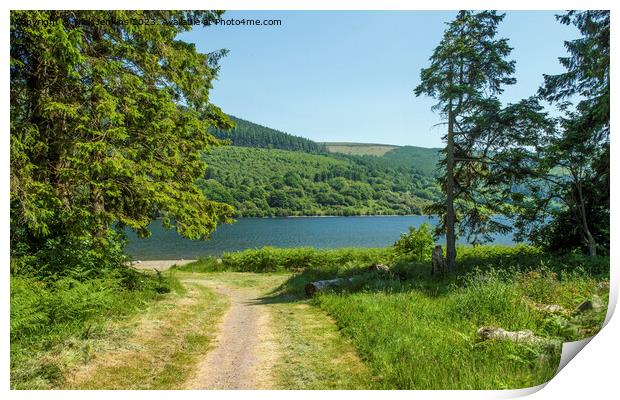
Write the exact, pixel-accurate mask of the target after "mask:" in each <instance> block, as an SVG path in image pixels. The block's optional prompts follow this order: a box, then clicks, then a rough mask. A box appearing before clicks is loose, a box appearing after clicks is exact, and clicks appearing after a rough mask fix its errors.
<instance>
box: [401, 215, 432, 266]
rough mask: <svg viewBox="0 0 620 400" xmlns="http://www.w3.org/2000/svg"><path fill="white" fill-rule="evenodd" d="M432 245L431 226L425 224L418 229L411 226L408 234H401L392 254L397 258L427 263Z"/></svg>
mask: <svg viewBox="0 0 620 400" xmlns="http://www.w3.org/2000/svg"><path fill="white" fill-rule="evenodd" d="M434 245H435V242H434V241H433V235H432V234H431V226H430V225H429V224H428V223H426V222H425V223H423V224H422V225H420V227H419V228H417V229H416V228H415V227H414V226H412V227H409V233H403V234H401V235H400V239H398V241H397V242H396V243H394V252H395V253H396V255H397V256H401V257H406V258H409V259H412V260H415V261H429V260H430V259H431V253H432V251H433V246H434Z"/></svg>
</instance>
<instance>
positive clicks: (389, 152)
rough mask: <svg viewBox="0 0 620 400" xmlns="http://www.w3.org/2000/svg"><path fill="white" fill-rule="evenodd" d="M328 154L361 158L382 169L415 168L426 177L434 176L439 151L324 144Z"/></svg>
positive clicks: (356, 144)
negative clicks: (380, 166)
mask: <svg viewBox="0 0 620 400" xmlns="http://www.w3.org/2000/svg"><path fill="white" fill-rule="evenodd" d="M322 144H323V145H325V147H326V148H327V150H328V151H329V152H330V153H341V154H348V155H354V156H358V157H362V158H364V159H365V160H366V162H368V163H376V164H378V165H382V166H384V167H404V168H415V169H416V170H418V171H419V172H420V173H422V174H423V175H426V176H435V174H436V170H437V163H438V162H439V156H440V151H441V149H436V148H426V147H417V146H396V145H389V144H376V143H347V142H324V143H322Z"/></svg>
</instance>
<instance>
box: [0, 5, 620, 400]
mask: <svg viewBox="0 0 620 400" xmlns="http://www.w3.org/2000/svg"><path fill="white" fill-rule="evenodd" d="M172 4H173V5H174V6H175V8H176V9H205V8H209V9H223V10H225V9H228V10H256V9H264V10H345V9H351V10H457V9H461V8H467V9H502V10H563V9H611V10H612V32H613V33H612V49H611V52H612V74H614V76H613V78H612V93H613V95H612V110H613V109H614V106H613V101H614V99H615V98H616V95H617V94H618V83H617V81H616V78H617V77H616V76H615V73H616V70H617V66H618V59H617V58H618V51H619V49H618V46H617V41H616V40H615V33H616V32H618V24H617V21H616V20H617V18H616V15H615V13H616V10H617V8H618V6H617V4H618V2H617V1H616V2H612V1H597V0H594V1H574V0H568V1H567V0H565V1H557V0H551V1H546V2H544V4H542V3H541V2H540V1H533V0H523V1H490V0H478V1H455V0H435V1H432V2H427V1H402V0H384V1H381V2H380V1H370V0H357V1H338V0H315V1H308V0H303V1H301V0H298V1H291V0H288V1H285V0H263V1H260V2H259V1H258V0H253V1H252V0H229V1H224V0H213V1H208V2H207V1H188V0H177V1H175V2H173V3H170V2H168V1H163V0H152V1H144V0H134V1H132V2H130V3H128V2H126V1H121V0H108V1H106V2H105V3H103V4H102V3H98V2H93V3H87V2H84V0H66V1H57V0H49V1H45V2H41V1H37V0H23V1H19V2H18V1H13V0H11V1H8V2H4V3H3V4H2V16H1V21H2V22H3V23H2V24H1V26H2V27H3V28H4V32H3V35H2V37H1V38H0V40H1V43H2V48H3V51H2V64H1V68H2V72H3V79H2V83H1V85H2V96H1V97H0V98H1V99H2V115H3V116H4V118H3V119H2V121H3V124H2V125H3V127H4V129H5V131H4V134H2V135H1V136H0V141H1V142H0V155H1V157H2V162H1V164H0V168H1V171H2V173H1V176H0V179H2V186H3V188H5V191H4V195H3V197H2V199H1V200H0V210H1V212H2V218H3V220H2V222H3V223H2V224H1V228H0V235H1V240H2V241H1V244H0V245H1V246H2V250H3V251H2V261H3V262H2V264H1V265H3V267H4V272H3V273H4V276H3V278H2V279H0V285H1V288H2V300H1V301H2V304H1V305H0V310H1V318H2V324H1V325H0V326H2V335H1V337H0V351H1V352H2V361H3V362H2V364H0V365H1V366H0V382H1V383H0V390H1V392H0V393H4V394H7V395H8V397H9V398H15V399H37V398H52V399H83V398H84V397H85V396H88V398H94V399H104V398H109V397H112V396H114V397H117V398H119V397H120V398H136V399H142V398H144V399H146V398H148V399H167V398H170V397H172V396H182V397H183V398H187V399H204V398H205V397H208V398H210V399H212V398H213V399H236V398H238V397H242V396H243V397H245V396H250V395H251V396H252V397H253V398H257V399H270V400H278V399H288V398H290V397H296V398H301V399H312V400H314V399H315V398H316V396H317V395H319V396H326V397H328V398H336V397H338V398H355V399H371V398H377V397H378V396H382V397H383V396H389V397H390V398H395V399H404V398H413V397H415V398H420V399H450V398H454V399H457V398H458V399H491V398H513V397H519V396H524V395H527V394H532V393H533V395H532V398H535V399H543V398H544V399H547V398H550V397H552V398H589V399H596V398H608V397H611V396H610V393H613V392H616V393H617V380H618V377H617V367H618V360H619V358H620V346H619V345H618V340H617V338H618V337H620V323H619V322H618V318H614V319H610V316H611V315H612V313H613V309H614V308H615V305H616V303H617V298H618V267H617V265H618V250H617V249H616V248H615V247H614V246H613V244H614V243H618V242H616V241H615V240H614V239H617V237H618V235H617V234H616V228H617V227H618V217H617V215H616V214H614V213H612V218H611V225H612V232H611V243H612V254H611V265H612V271H611V295H610V310H609V312H608V315H607V318H608V323H607V325H606V326H605V328H604V329H603V330H602V331H601V333H599V334H598V335H597V336H595V337H594V338H593V339H592V340H591V341H590V343H589V344H588V346H587V350H586V351H582V352H580V353H579V354H578V355H577V356H576V357H575V359H574V360H573V361H571V362H569V363H568V365H566V367H565V368H563V369H562V371H561V372H560V373H559V374H558V375H557V376H556V377H555V378H553V379H552V380H551V381H550V382H549V383H548V384H547V385H546V387H545V385H541V386H539V387H535V388H529V389H522V390H504V391H453V390H446V391H443V390H441V391H440V390H438V391H387V392H386V391H383V392H371V391H355V392H351V391H324V392H321V393H317V392H316V391H296V392H290V391H220V392H201V391H182V392H175V391H148V392H147V391H136V392H130V391H113V392H111V391H88V392H87V391H10V390H9V329H8V326H9V304H10V302H9V299H10V296H9V294H10V291H9V282H8V267H9V217H8V215H9V211H8V210H9V196H8V194H9V134H8V131H9V63H8V52H9V35H8V26H9V10H10V9H102V8H103V9H170V8H171V5H172ZM524 29H527V27H524ZM612 114H613V113H612ZM611 123H612V128H611V129H612V132H616V129H617V128H618V123H617V119H616V118H615V116H614V115H612V121H611ZM614 135H615V133H614ZM613 137H615V136H613ZM611 143H612V157H611V169H612V171H615V172H614V173H612V178H611V179H612V182H611V190H612V192H611V197H612V203H613V200H614V199H616V198H618V196H617V194H618V190H619V189H618V187H617V185H614V183H615V178H614V177H615V176H616V175H615V174H617V170H618V164H617V162H616V161H615V159H614V155H615V154H616V151H615V147H616V146H615V139H613V138H612V141H611ZM423 367H424V366H420V368H423ZM543 387H545V388H544V390H541V391H539V390H540V389H542V388H543Z"/></svg>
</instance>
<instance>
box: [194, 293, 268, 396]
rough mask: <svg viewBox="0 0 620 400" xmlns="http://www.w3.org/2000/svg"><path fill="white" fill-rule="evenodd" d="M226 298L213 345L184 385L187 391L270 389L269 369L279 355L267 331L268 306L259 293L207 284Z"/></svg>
mask: <svg viewBox="0 0 620 400" xmlns="http://www.w3.org/2000/svg"><path fill="white" fill-rule="evenodd" d="M208 286H209V287H210V288H212V289H213V290H214V291H215V292H217V293H219V294H221V295H224V296H227V297H228V298H229V300H230V308H229V309H228V311H226V314H225V315H224V318H223V320H222V322H221V326H220V329H219V332H218V335H217V340H216V341H215V346H214V348H212V349H211V350H210V351H209V353H207V355H206V358H205V359H204V360H203V361H202V362H200V363H199V364H198V366H197V369H196V373H195V374H194V376H193V377H192V378H190V380H189V381H188V382H187V383H186V387H187V388H188V389H269V388H272V387H273V382H272V377H271V367H272V366H273V364H274V363H275V361H276V359H277V356H278V352H277V346H276V345H275V340H274V336H273V334H272V332H271V330H270V327H271V320H270V319H271V315H270V313H269V310H268V306H267V305H265V304H263V303H261V301H260V299H259V293H258V292H257V291H255V290H252V289H249V288H232V287H229V286H226V285H222V284H212V283H208Z"/></svg>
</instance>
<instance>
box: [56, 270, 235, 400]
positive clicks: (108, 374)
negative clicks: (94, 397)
mask: <svg viewBox="0 0 620 400" xmlns="http://www.w3.org/2000/svg"><path fill="white" fill-rule="evenodd" d="M186 285H187V288H188V289H187V292H186V294H185V295H183V296H178V297H176V298H171V299H169V301H167V302H163V303H161V304H159V305H158V306H156V307H154V308H153V309H151V310H149V312H147V313H144V314H143V315H141V316H140V318H139V320H137V321H136V325H137V326H136V327H135V328H134V329H133V333H132V334H131V335H129V336H127V337H126V338H125V340H124V341H123V343H122V344H120V345H119V347H118V348H115V349H114V350H113V351H108V352H100V353H99V354H98V356H97V358H96V359H95V360H94V361H93V362H91V363H90V364H88V365H86V366H85V367H84V368H83V369H82V370H80V369H78V370H77V372H76V373H74V377H73V379H72V380H71V381H70V382H68V383H67V384H66V385H64V386H63V387H62V388H70V389H134V390H135V389H181V388H183V384H184V383H185V381H186V380H187V379H188V378H189V376H190V374H191V373H192V372H193V371H194V368H195V366H196V364H197V363H198V361H199V360H200V359H201V357H202V356H204V354H205V353H207V352H208V350H209V349H210V345H211V343H212V340H213V338H214V336H215V331H216V327H217V322H218V321H219V320H220V318H221V316H222V314H223V313H224V311H225V309H226V307H227V304H228V302H227V300H226V299H225V298H223V297H221V296H218V295H216V294H215V293H213V292H212V291H211V290H209V289H208V288H206V287H205V286H203V285H201V284H199V283H194V282H188V283H187V284H186Z"/></svg>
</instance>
